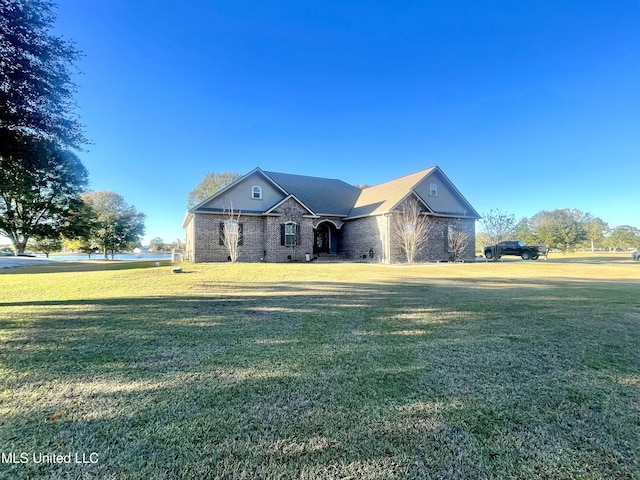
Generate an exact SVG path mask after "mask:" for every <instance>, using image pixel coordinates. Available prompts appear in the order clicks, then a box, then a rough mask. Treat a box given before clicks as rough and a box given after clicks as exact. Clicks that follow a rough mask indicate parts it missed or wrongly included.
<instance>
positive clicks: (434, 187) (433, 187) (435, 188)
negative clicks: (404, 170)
mask: <svg viewBox="0 0 640 480" xmlns="http://www.w3.org/2000/svg"><path fill="white" fill-rule="evenodd" d="M429 195H430V196H432V197H437V196H438V185H436V184H435V183H432V184H431V185H429Z"/></svg>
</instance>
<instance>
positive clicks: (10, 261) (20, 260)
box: [0, 257, 53, 268]
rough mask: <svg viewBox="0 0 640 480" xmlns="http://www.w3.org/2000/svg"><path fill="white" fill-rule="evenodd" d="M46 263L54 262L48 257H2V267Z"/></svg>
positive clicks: (0, 261)
mask: <svg viewBox="0 0 640 480" xmlns="http://www.w3.org/2000/svg"><path fill="white" fill-rule="evenodd" d="M46 263H53V260H49V259H48V258H33V257H0V268H13V267H24V266H27V265H44V264H46Z"/></svg>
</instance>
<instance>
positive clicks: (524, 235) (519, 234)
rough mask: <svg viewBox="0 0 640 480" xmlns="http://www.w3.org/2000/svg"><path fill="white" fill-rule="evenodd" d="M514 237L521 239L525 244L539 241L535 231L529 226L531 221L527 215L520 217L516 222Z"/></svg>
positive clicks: (533, 243)
mask: <svg viewBox="0 0 640 480" xmlns="http://www.w3.org/2000/svg"><path fill="white" fill-rule="evenodd" d="M515 237H516V238H517V239H518V240H522V241H523V242H524V243H526V244H527V245H536V244H538V243H540V241H539V240H538V239H537V238H536V235H535V232H534V231H533V229H532V228H531V221H530V220H529V219H528V218H527V217H522V218H521V219H520V220H519V221H518V223H517V224H516V233H515Z"/></svg>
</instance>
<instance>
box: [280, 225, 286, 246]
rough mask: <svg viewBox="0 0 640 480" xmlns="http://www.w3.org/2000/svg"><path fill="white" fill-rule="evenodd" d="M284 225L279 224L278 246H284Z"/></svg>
mask: <svg viewBox="0 0 640 480" xmlns="http://www.w3.org/2000/svg"><path fill="white" fill-rule="evenodd" d="M284 228H285V227H284V223H281V224H280V245H284Z"/></svg>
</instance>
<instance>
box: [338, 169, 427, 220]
mask: <svg viewBox="0 0 640 480" xmlns="http://www.w3.org/2000/svg"><path fill="white" fill-rule="evenodd" d="M435 168H436V167H431V168H427V169H425V170H420V171H419V172H416V173H412V174H410V175H405V176H404V177H400V178H396V179H395V180H390V181H388V182H384V183H381V184H379V185H375V186H373V187H368V188H365V189H363V190H362V192H361V193H360V196H359V197H358V200H357V201H356V203H355V204H354V206H353V208H352V209H351V211H350V212H349V217H362V216H365V215H376V214H380V213H386V212H389V211H391V210H392V209H393V208H394V207H395V206H397V205H398V203H400V201H402V200H403V199H404V198H405V197H406V196H407V195H409V193H410V192H411V190H412V189H413V188H414V187H415V186H416V185H417V184H418V183H420V182H421V181H422V180H423V179H424V177H426V176H427V175H428V174H429V173H431V172H432V171H433V170H434V169H435Z"/></svg>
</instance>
